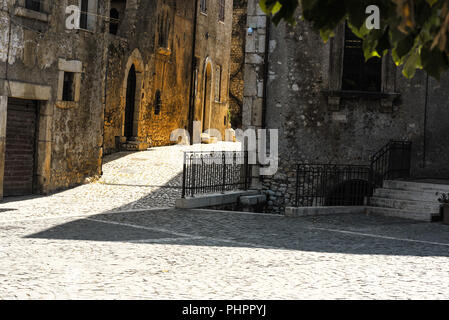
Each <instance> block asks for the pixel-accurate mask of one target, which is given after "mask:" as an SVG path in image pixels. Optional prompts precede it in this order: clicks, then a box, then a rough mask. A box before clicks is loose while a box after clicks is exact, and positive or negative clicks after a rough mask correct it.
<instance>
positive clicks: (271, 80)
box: [244, 12, 449, 212]
mask: <svg viewBox="0 0 449 320" xmlns="http://www.w3.org/2000/svg"><path fill="white" fill-rule="evenodd" d="M299 17H300V15H299V12H298V15H297V18H299ZM270 30H271V31H270V40H269V41H270V42H269V47H270V54H269V59H268V68H269V70H268V71H269V72H268V79H267V87H268V90H267V110H266V114H265V119H266V124H265V125H266V127H267V128H272V129H279V154H280V159H279V161H280V163H279V166H280V167H279V170H278V172H277V174H276V175H275V176H273V177H265V178H264V179H263V185H264V189H266V190H269V195H270V201H271V202H270V203H269V204H270V205H271V209H272V210H273V211H274V212H283V211H284V209H285V207H286V206H289V205H292V203H293V201H294V198H295V195H294V193H295V182H296V174H295V164H297V163H301V162H306V163H335V164H368V163H369V161H370V157H371V156H372V155H373V154H374V153H375V152H376V151H378V150H379V149H380V148H381V147H383V146H384V145H385V144H386V143H387V142H388V141H389V140H390V139H394V140H406V139H407V140H410V141H412V143H413V151H412V153H413V154H412V167H413V168H412V173H413V175H414V176H415V177H438V178H441V177H449V168H448V167H447V163H448V160H449V159H448V157H449V152H448V151H449V142H447V141H446V139H445V138H444V136H445V129H446V128H447V126H448V122H449V120H447V119H449V118H448V117H447V116H448V111H447V110H448V108H447V103H448V102H447V101H448V99H447V92H446V91H445V90H444V89H443V88H444V85H443V84H444V83H445V82H446V81H447V80H448V76H447V75H446V76H444V77H443V79H442V80H441V82H440V83H438V82H437V81H435V80H432V79H431V80H430V81H429V82H428V83H427V76H426V75H425V74H424V73H423V72H418V73H417V75H416V76H415V78H414V79H412V80H406V79H405V78H404V77H403V76H402V75H401V70H399V69H396V70H393V72H392V75H393V77H392V78H393V80H392V82H393V84H392V88H391V90H393V91H394V92H397V93H400V94H401V97H400V98H399V99H396V100H395V101H394V103H393V105H392V107H391V108H390V109H388V108H387V109H385V106H384V105H383V104H382V101H381V100H380V99H374V100H373V99H369V98H367V97H363V96H362V97H356V98H342V99H341V101H340V104H339V108H338V110H335V106H332V105H330V104H329V103H328V98H327V95H326V91H328V90H329V89H330V82H331V79H330V61H331V60H332V59H331V58H332V57H331V56H330V54H331V47H330V44H329V43H328V44H323V42H322V40H321V39H320V37H319V35H318V34H317V33H316V32H314V31H313V30H312V29H311V28H310V26H309V25H308V24H307V23H304V22H302V21H300V20H299V19H298V24H297V25H296V26H294V27H291V26H287V25H285V24H280V25H279V26H278V27H275V26H273V25H271V26H270ZM245 86H246V84H245ZM427 87H428V90H427ZM245 90H246V87H245ZM426 91H427V92H426ZM251 96H252V97H254V96H255V95H254V94H253V95H251ZM245 110H246V109H244V114H245ZM259 110H260V109H259ZM244 119H245V118H244ZM249 123H250V122H249Z"/></svg>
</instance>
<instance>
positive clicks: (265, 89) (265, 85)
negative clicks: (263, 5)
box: [261, 16, 271, 129]
mask: <svg viewBox="0 0 449 320" xmlns="http://www.w3.org/2000/svg"><path fill="white" fill-rule="evenodd" d="M266 19H267V26H266V30H265V56H264V74H263V98H262V123H261V125H262V129H265V128H266V127H267V123H266V121H267V120H266V119H267V114H266V113H267V96H268V83H267V82H268V69H269V64H268V61H269V52H268V51H269V49H270V26H271V19H270V18H269V17H268V16H267V18H266Z"/></svg>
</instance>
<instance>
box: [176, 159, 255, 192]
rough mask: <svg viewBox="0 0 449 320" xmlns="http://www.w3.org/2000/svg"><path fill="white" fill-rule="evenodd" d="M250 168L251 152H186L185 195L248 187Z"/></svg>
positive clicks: (183, 183) (183, 184)
mask: <svg viewBox="0 0 449 320" xmlns="http://www.w3.org/2000/svg"><path fill="white" fill-rule="evenodd" d="M250 169H251V166H250V165H249V163H248V152H235V151H231V152H227V151H220V152H218V151H210V152H186V153H184V168H183V179H182V197H183V198H185V197H194V196H195V195H201V194H212V193H225V192H227V191H236V190H248V188H249V186H250V182H251V181H250V179H251V171H250Z"/></svg>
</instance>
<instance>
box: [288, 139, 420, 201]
mask: <svg viewBox="0 0 449 320" xmlns="http://www.w3.org/2000/svg"><path fill="white" fill-rule="evenodd" d="M411 147H412V144H411V142H408V141H390V142H389V143H388V144H387V145H386V146H385V147H383V148H382V149H381V150H380V151H379V152H377V153H376V154H375V155H374V156H373V157H372V158H371V164H370V165H336V164H298V165H297V170H296V202H295V205H296V206H297V207H313V206H358V205H363V204H364V203H365V199H366V198H367V199H368V201H369V198H370V197H371V196H372V195H373V192H374V190H375V189H376V188H381V187H382V186H383V183H384V181H385V180H388V179H400V178H409V177H410V169H411Z"/></svg>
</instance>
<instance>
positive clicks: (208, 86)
mask: <svg viewBox="0 0 449 320" xmlns="http://www.w3.org/2000/svg"><path fill="white" fill-rule="evenodd" d="M212 73H213V68H212V60H211V59H210V58H207V59H206V62H205V65H204V75H203V100H202V108H201V109H202V113H201V123H202V132H205V131H206V130H209V129H210V122H211V115H212V94H213V92H212V76H213V74H212Z"/></svg>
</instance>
